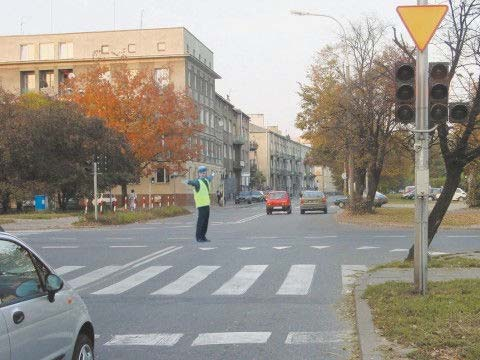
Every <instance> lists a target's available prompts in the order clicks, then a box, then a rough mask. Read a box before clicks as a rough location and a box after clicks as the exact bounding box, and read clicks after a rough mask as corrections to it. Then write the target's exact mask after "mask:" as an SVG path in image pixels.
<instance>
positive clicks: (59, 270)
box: [55, 266, 85, 276]
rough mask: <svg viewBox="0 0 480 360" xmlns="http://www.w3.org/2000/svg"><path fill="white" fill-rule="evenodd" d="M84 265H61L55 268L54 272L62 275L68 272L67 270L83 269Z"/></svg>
mask: <svg viewBox="0 0 480 360" xmlns="http://www.w3.org/2000/svg"><path fill="white" fill-rule="evenodd" d="M84 267H85V266H61V267H59V268H58V269H55V272H56V273H57V275H60V276H62V275H65V274H68V273H69V272H72V271H75V270H79V269H83V268H84Z"/></svg>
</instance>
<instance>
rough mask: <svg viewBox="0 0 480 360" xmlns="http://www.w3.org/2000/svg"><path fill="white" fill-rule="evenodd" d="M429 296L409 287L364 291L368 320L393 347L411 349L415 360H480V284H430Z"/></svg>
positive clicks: (388, 286)
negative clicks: (367, 306) (372, 322)
mask: <svg viewBox="0 0 480 360" xmlns="http://www.w3.org/2000/svg"><path fill="white" fill-rule="evenodd" d="M428 289H429V291H428V295H426V296H420V295H417V294H415V293H414V289H413V286H412V285H411V284H408V283H400V282H388V283H385V284H381V285H372V286H369V287H368V288H367V289H366V291H365V295H364V297H365V298H366V299H367V301H368V303H369V305H370V307H371V308H372V314H373V320H374V323H375V325H376V327H377V328H378V329H380V330H381V332H382V333H383V335H384V336H385V337H386V338H387V339H388V340H390V341H392V342H397V343H399V344H401V345H403V346H405V347H412V346H413V347H414V348H415V349H416V350H414V351H412V352H410V353H409V354H408V357H409V358H411V359H415V360H427V359H435V360H447V359H448V360H454V359H465V360H478V359H480V312H479V308H480V279H474V280H452V281H446V282H430V283H429V285H428Z"/></svg>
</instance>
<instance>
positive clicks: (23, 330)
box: [0, 232, 95, 360]
mask: <svg viewBox="0 0 480 360" xmlns="http://www.w3.org/2000/svg"><path fill="white" fill-rule="evenodd" d="M94 339H95V336H94V330H93V325H92V321H91V320H90V316H89V314H88V310H87V307H86V306H85V303H84V302H83V300H82V299H81V298H80V296H79V295H78V294H77V293H76V292H75V291H74V290H73V289H71V288H70V287H69V286H68V284H67V283H64V282H63V280H62V279H61V278H60V277H58V276H57V275H56V274H55V271H54V270H53V269H52V268H51V267H50V266H49V265H47V264H46V263H45V261H43V260H42V259H41V258H40V256H38V254H37V253H35V251H33V250H32V249H31V248H30V247H28V246H27V245H26V244H25V243H23V242H22V241H20V240H18V239H17V238H15V237H14V236H12V235H9V234H7V233H4V232H0V359H2V360H47V359H48V360H52V359H65V360H70V359H74V360H93V358H94V354H93V348H94Z"/></svg>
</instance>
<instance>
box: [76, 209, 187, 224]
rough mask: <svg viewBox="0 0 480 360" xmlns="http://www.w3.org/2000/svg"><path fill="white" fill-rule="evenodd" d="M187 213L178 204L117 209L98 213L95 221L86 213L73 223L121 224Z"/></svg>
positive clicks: (91, 214) (92, 215) (91, 215)
mask: <svg viewBox="0 0 480 360" xmlns="http://www.w3.org/2000/svg"><path fill="white" fill-rule="evenodd" d="M187 214H190V212H189V211H188V210H187V209H185V208H182V207H179V206H169V207H161V208H155V209H152V210H146V211H117V212H116V213H113V212H107V213H104V214H99V217H98V221H95V215H94V214H93V213H88V214H87V215H86V216H84V215H83V216H81V217H80V220H79V221H78V222H76V223H75V224H74V225H77V226H92V225H123V224H132V223H136V222H145V221H148V220H154V219H161V218H168V217H174V216H180V215H187Z"/></svg>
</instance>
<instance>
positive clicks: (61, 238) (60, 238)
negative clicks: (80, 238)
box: [50, 237, 77, 240]
mask: <svg viewBox="0 0 480 360" xmlns="http://www.w3.org/2000/svg"><path fill="white" fill-rule="evenodd" d="M50 240H77V238H75V237H52V238H50Z"/></svg>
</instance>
